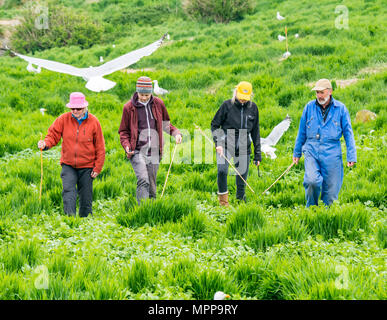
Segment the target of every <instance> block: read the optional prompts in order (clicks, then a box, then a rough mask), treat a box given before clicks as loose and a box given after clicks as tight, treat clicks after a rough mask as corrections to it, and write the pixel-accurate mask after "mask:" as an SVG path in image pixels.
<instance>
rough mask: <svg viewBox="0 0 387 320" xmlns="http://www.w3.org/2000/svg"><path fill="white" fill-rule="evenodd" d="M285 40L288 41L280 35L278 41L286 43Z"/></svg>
mask: <svg viewBox="0 0 387 320" xmlns="http://www.w3.org/2000/svg"><path fill="white" fill-rule="evenodd" d="M285 39H286V37H284V36H281V35H280V34H279V35H278V40H279V41H284V40H285Z"/></svg>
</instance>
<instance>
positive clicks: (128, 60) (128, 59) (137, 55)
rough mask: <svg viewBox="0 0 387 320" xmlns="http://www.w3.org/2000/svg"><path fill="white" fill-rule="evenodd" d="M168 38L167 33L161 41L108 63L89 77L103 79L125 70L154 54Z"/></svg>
mask: <svg viewBox="0 0 387 320" xmlns="http://www.w3.org/2000/svg"><path fill="white" fill-rule="evenodd" d="M166 36H167V33H166V34H164V35H163V37H162V38H161V39H159V40H157V41H156V42H153V43H151V44H150V45H147V46H146V47H144V48H141V49H137V50H134V51H131V52H129V53H127V54H124V55H123V56H120V57H118V58H115V59H113V60H111V61H108V62H106V63H104V64H103V65H101V66H98V67H95V68H93V70H90V72H89V75H90V76H91V77H95V76H100V77H103V76H106V75H108V74H110V73H113V72H115V71H118V70H121V69H124V68H126V67H128V66H130V65H132V64H133V63H136V62H137V61H139V60H140V59H141V58H143V57H146V56H149V55H151V54H152V53H153V52H155V51H156V50H157V49H158V48H159V47H160V46H161V44H162V43H163V41H164V39H165V37H166Z"/></svg>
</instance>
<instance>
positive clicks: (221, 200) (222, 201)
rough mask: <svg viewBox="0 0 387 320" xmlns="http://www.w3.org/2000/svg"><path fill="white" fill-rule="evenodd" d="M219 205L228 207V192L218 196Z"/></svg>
mask: <svg viewBox="0 0 387 320" xmlns="http://www.w3.org/2000/svg"><path fill="white" fill-rule="evenodd" d="M218 199H219V205H221V206H225V207H228V206H229V204H228V192H227V193H224V194H218Z"/></svg>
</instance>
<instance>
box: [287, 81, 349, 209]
mask: <svg viewBox="0 0 387 320" xmlns="http://www.w3.org/2000/svg"><path fill="white" fill-rule="evenodd" d="M312 90H314V91H316V100H312V101H310V102H309V103H308V104H307V105H306V106H305V108H304V111H303V113H302V116H301V120H300V127H299V130H298V135H297V138H296V143H295V146H294V152H293V162H294V163H295V164H298V162H299V160H300V158H301V155H302V153H304V155H305V161H304V165H305V175H304V183H303V185H304V188H305V197H306V206H307V207H309V206H312V205H316V206H317V205H318V200H319V197H320V193H321V200H322V201H323V202H324V204H325V205H327V206H329V205H330V204H332V202H333V201H334V200H337V198H338V195H339V191H340V188H341V185H342V183H343V176H344V169H343V159H342V152H341V143H340V138H341V136H344V140H345V143H346V146H347V166H348V167H352V166H353V165H354V164H355V163H356V147H355V138H354V135H353V131H352V126H351V118H350V116H349V112H348V110H347V108H346V106H345V105H344V104H343V103H342V102H340V101H338V100H335V99H334V98H333V97H332V85H331V82H330V81H329V80H328V79H320V80H319V81H317V83H316V85H315V87H314V88H313V89H312Z"/></svg>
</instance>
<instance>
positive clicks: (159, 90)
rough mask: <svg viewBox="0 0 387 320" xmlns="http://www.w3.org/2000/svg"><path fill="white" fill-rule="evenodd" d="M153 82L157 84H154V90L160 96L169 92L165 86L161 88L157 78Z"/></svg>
mask: <svg viewBox="0 0 387 320" xmlns="http://www.w3.org/2000/svg"><path fill="white" fill-rule="evenodd" d="M153 83H154V84H155V85H154V88H153V92H154V93H155V94H156V95H158V96H162V95H164V94H167V93H168V92H169V91H168V90H166V89H163V88H160V87H159V82H158V81H157V80H153Z"/></svg>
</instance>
